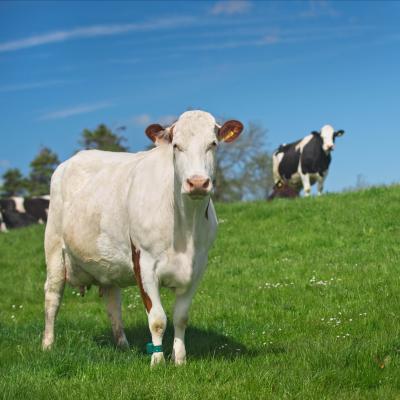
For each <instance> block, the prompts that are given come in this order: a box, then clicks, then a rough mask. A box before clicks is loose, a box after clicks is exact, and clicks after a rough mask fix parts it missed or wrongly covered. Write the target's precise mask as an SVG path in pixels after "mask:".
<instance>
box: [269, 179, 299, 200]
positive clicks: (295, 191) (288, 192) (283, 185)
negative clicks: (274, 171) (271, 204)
mask: <svg viewBox="0 0 400 400" xmlns="http://www.w3.org/2000/svg"><path fill="white" fill-rule="evenodd" d="M299 196H300V188H299V187H293V186H290V185H289V184H288V183H287V182H282V181H279V182H277V183H276V184H275V185H274V187H273V188H272V192H271V194H270V195H269V196H268V201H271V200H273V199H275V198H281V199H285V198H286V199H294V198H296V197H299Z"/></svg>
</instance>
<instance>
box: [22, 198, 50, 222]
mask: <svg viewBox="0 0 400 400" xmlns="http://www.w3.org/2000/svg"><path fill="white" fill-rule="evenodd" d="M49 204H50V202H49V200H48V199H43V198H41V197H34V198H30V199H29V198H27V199H25V200H24V207H25V211H26V212H27V213H28V214H29V215H31V216H32V217H34V218H35V219H36V221H39V220H42V221H43V222H46V221H47V212H46V210H48V209H49Z"/></svg>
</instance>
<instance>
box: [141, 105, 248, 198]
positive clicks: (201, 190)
mask: <svg viewBox="0 0 400 400" xmlns="http://www.w3.org/2000/svg"><path fill="white" fill-rule="evenodd" d="M242 130H243V124H242V123H241V122H239V121H235V120H230V121H227V122H225V123H224V124H223V125H222V126H219V125H218V124H217V123H216V121H215V118H214V117H213V116H212V115H211V114H209V113H207V112H204V111H197V110H196V111H187V112H185V113H183V114H182V115H181V116H180V117H179V118H178V120H177V121H176V122H175V123H174V124H173V125H171V126H170V127H167V128H163V127H162V126H161V125H158V124H153V125H150V126H149V127H148V128H147V129H146V134H147V136H148V137H149V138H150V139H151V140H152V141H153V142H154V143H155V144H156V145H163V144H168V145H170V146H172V151H173V162H174V169H175V178H176V181H177V183H178V184H179V186H180V188H181V193H182V194H184V195H188V196H189V197H190V198H192V199H198V198H203V197H204V196H208V195H209V194H210V193H211V191H212V189H213V180H214V176H215V168H216V148H217V146H218V144H219V143H220V142H227V143H230V142H233V141H234V140H235V139H237V138H238V137H239V135H240V133H241V132H242Z"/></svg>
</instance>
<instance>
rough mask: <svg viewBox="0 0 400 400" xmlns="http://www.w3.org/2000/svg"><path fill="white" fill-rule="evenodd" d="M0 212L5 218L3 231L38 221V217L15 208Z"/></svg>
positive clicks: (3, 218)
mask: <svg viewBox="0 0 400 400" xmlns="http://www.w3.org/2000/svg"><path fill="white" fill-rule="evenodd" d="M0 214H1V216H2V220H3V224H2V228H1V231H2V232H6V231H7V230H8V229H14V228H24V227H25V226H29V225H32V224H36V223H37V221H36V219H35V218H34V217H32V216H31V215H29V214H27V213H20V212H18V211H15V210H3V211H2V212H1V213H0Z"/></svg>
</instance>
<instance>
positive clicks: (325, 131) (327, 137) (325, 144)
mask: <svg viewBox="0 0 400 400" xmlns="http://www.w3.org/2000/svg"><path fill="white" fill-rule="evenodd" d="M313 133H318V134H319V135H321V139H322V148H323V150H324V151H325V152H327V153H328V152H330V151H332V150H334V149H335V139H336V138H337V137H338V136H342V135H344V130H339V131H335V130H334V129H333V127H332V126H331V125H324V126H323V127H322V128H321V132H313Z"/></svg>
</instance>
